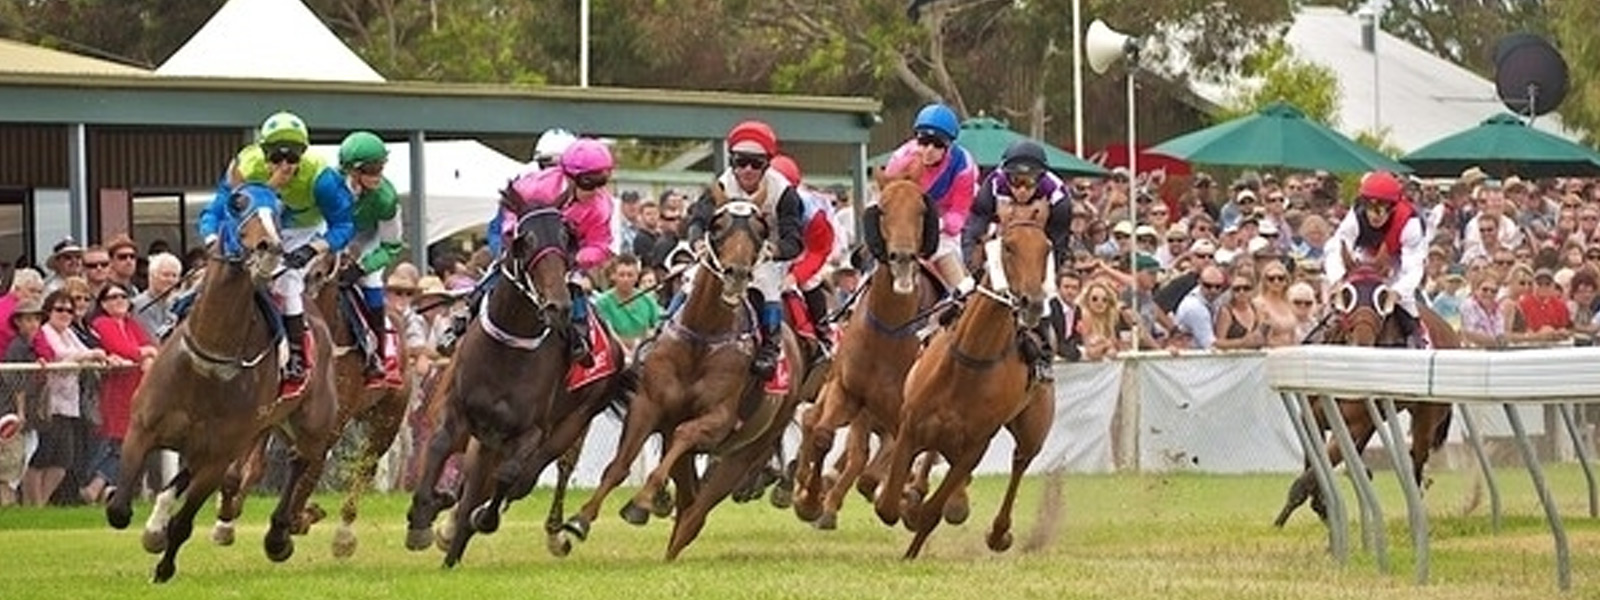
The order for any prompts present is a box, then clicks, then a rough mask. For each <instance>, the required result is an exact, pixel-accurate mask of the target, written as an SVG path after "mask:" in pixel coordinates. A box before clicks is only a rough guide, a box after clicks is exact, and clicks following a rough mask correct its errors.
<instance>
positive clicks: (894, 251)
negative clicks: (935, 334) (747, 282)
mask: <svg viewBox="0 0 1600 600" xmlns="http://www.w3.org/2000/svg"><path fill="white" fill-rule="evenodd" d="M916 181H917V180H915V179H902V178H896V179H892V180H891V179H886V178H882V177H881V176H880V179H879V181H878V185H879V195H878V196H879V200H878V206H879V207H880V210H879V214H880V215H881V216H880V217H879V218H877V219H875V221H876V225H877V228H878V233H879V234H880V236H881V237H882V239H883V242H884V248H881V249H878V250H877V252H879V253H882V255H883V256H881V257H879V258H880V260H881V263H880V266H879V268H877V269H876V270H874V271H873V272H872V274H871V275H869V276H868V279H867V281H866V282H865V283H864V285H865V286H866V288H867V289H866V292H865V298H864V299H863V300H862V305H861V306H860V307H859V308H857V309H856V310H855V311H854V314H852V315H851V317H850V321H849V322H848V323H847V324H846V325H845V329H844V334H843V336H842V341H841V342H840V344H839V351H838V360H837V361H835V363H834V365H835V366H834V370H833V373H832V374H831V376H830V377H829V379H828V381H827V383H826V384H824V386H823V389H822V393H821V394H820V395H819V396H818V398H817V403H816V406H815V407H814V408H812V409H811V410H809V411H807V412H806V414H805V417H804V418H803V421H802V425H801V429H800V431H801V438H800V455H799V458H798V462H797V466H796V469H795V482H796V486H795V489H796V497H795V505H794V508H795V514H796V515H797V516H799V517H800V519H801V520H803V521H807V522H813V523H815V524H816V525H817V527H819V528H821V529H832V528H833V527H834V526H835V524H836V522H837V518H838V512H839V507H840V506H841V505H842V504H843V502H844V497H845V496H846V495H847V494H848V491H849V489H850V487H851V486H852V485H854V484H855V481H856V479H857V478H858V477H861V476H862V472H863V471H864V470H865V469H866V462H867V461H866V457H865V454H866V443H867V437H866V436H867V432H868V431H870V430H873V429H876V430H877V431H878V432H879V434H880V439H881V440H883V443H882V445H881V446H880V451H879V453H878V454H877V456H878V457H881V458H882V459H881V460H874V461H873V466H874V467H877V468H878V469H880V470H881V468H882V467H883V466H885V465H886V458H887V456H888V453H887V452H884V451H883V450H882V449H883V448H887V447H890V446H892V444H893V440H894V434H895V432H896V431H897V430H898V429H899V425H900V406H901V393H902V392H903V391H904V387H905V380H906V373H907V372H908V371H910V370H911V364H912V362H913V361H915V360H916V358H917V355H918V353H919V352H920V351H921V348H922V342H921V340H920V339H918V336H917V330H918V328H919V327H920V323H919V322H918V321H919V319H917V316H918V314H919V313H920V312H921V311H922V310H923V309H924V308H926V307H928V306H930V305H931V304H932V303H933V301H934V295H935V293H934V291H933V288H932V285H931V282H930V281H929V280H928V279H927V278H926V276H923V275H922V274H921V273H920V268H919V266H918V261H917V257H918V256H919V255H920V254H921V253H922V251H923V249H924V248H925V246H926V245H927V244H926V241H927V240H925V239H924V237H925V235H926V234H925V227H924V218H925V217H926V216H927V214H928V212H929V208H928V206H927V202H926V201H925V200H924V199H923V193H922V188H921V186H920V185H919V184H918V183H917V182H916ZM867 225H868V226H869V227H870V226H873V223H870V222H869V223H868V224H867ZM846 424H849V425H850V426H851V428H852V434H851V442H850V444H849V446H848V447H847V449H846V452H845V454H844V455H843V458H844V459H845V460H844V461H843V468H841V469H840V470H839V474H838V476H837V477H836V478H834V480H833V481H831V482H829V481H827V479H828V478H826V477H825V476H824V475H823V464H824V462H825V460H826V459H827V457H828V453H829V452H830V451H831V450H832V449H833V444H834V437H835V435H836V431H837V430H838V429H839V428H840V427H842V426H844V425H846ZM881 480H882V475H881V474H878V473H874V474H873V475H872V476H870V477H868V478H863V485H871V487H872V488H876V486H877V483H878V482H879V481H881ZM830 483H831V485H830ZM824 487H826V488H827V490H826V495H824Z"/></svg>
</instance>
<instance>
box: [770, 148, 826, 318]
mask: <svg viewBox="0 0 1600 600" xmlns="http://www.w3.org/2000/svg"><path fill="white" fill-rule="evenodd" d="M772 169H773V170H775V171H777V172H778V174H779V175H783V177H784V178H785V179H788V180H789V183H790V184H791V185H793V186H794V188H795V190H796V191H797V192H798V193H799V195H800V202H801V206H800V211H801V214H800V219H801V221H800V222H801V225H802V227H804V229H803V230H802V238H801V239H802V243H803V244H804V249H802V250H801V251H800V256H799V257H798V258H796V259H795V260H794V262H792V263H789V277H788V279H787V280H785V281H784V286H785V287H788V288H793V289H796V290H799V291H800V295H801V297H803V298H805V301H806V312H807V313H809V314H808V315H807V316H809V317H811V325H812V328H813V329H814V330H815V333H816V334H817V341H818V342H819V343H821V344H822V346H823V347H824V348H829V342H830V340H829V339H828V334H829V331H828V324H827V323H824V322H823V318H824V317H826V316H827V313H828V292H827V290H824V289H823V287H822V280H823V269H822V267H823V266H824V265H826V264H827V263H828V258H829V257H830V256H832V255H833V253H834V246H835V241H836V240H837V239H838V238H837V236H836V235H835V234H834V231H835V228H834V225H833V219H834V217H833V203H832V202H830V201H828V199H827V198H825V197H823V196H822V195H821V194H818V193H817V191H816V190H815V189H812V188H811V186H808V185H804V184H802V183H801V181H800V178H801V175H800V164H799V163H796V162H795V161H794V159H793V158H790V157H789V156H787V155H783V154H779V155H777V156H774V157H772Z"/></svg>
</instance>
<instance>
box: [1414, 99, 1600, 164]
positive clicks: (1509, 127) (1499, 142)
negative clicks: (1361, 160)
mask: <svg viewBox="0 0 1600 600" xmlns="http://www.w3.org/2000/svg"><path fill="white" fill-rule="evenodd" d="M1400 161H1401V162H1403V163H1406V164H1408V165H1411V168H1413V169H1416V171H1417V174H1419V175H1429V176H1436V177H1455V176H1457V175H1459V174H1460V173H1461V172H1462V171H1465V170H1467V169H1469V168H1472V167H1474V166H1476V167H1478V168H1481V169H1483V170H1484V172H1486V173H1489V174H1491V175H1494V176H1496V177H1509V176H1511V175H1517V176H1521V177H1560V176H1593V175H1600V154H1597V153H1596V152H1595V151H1594V150H1591V149H1589V148H1588V147H1586V146H1583V145H1581V144H1577V143H1574V142H1571V141H1568V140H1567V139H1566V138H1563V137H1561V136H1558V135H1554V134H1551V133H1548V132H1545V131H1541V130H1538V129H1534V128H1532V127H1529V126H1527V124H1525V123H1523V122H1522V119H1520V118H1518V117H1517V116H1515V115H1512V114H1508V113H1500V114H1498V115H1495V116H1492V117H1489V119H1488V120H1486V121H1484V122H1483V123H1482V124H1481V125H1478V126H1477V127H1473V128H1472V129H1468V130H1466V131H1463V132H1460V133H1457V134H1454V135H1450V136H1447V137H1445V138H1444V139H1441V140H1439V141H1436V142H1433V143H1431V144H1428V145H1426V146H1423V147H1421V148H1418V149H1416V150H1414V151H1412V152H1411V153H1410V154H1407V155H1405V156H1404V157H1401V159H1400Z"/></svg>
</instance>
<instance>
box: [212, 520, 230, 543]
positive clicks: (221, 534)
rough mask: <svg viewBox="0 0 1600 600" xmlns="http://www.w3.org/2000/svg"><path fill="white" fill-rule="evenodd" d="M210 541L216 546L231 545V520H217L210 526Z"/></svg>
mask: <svg viewBox="0 0 1600 600" xmlns="http://www.w3.org/2000/svg"><path fill="white" fill-rule="evenodd" d="M211 541H213V542H216V544H217V545H218V546H232V545H233V521H217V524H216V525H213V526H211Z"/></svg>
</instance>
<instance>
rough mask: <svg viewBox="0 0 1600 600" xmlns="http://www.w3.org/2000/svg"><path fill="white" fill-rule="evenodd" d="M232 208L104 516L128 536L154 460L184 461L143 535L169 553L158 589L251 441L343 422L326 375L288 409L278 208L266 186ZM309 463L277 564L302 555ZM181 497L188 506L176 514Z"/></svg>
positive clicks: (235, 199) (125, 447) (159, 363)
mask: <svg viewBox="0 0 1600 600" xmlns="http://www.w3.org/2000/svg"><path fill="white" fill-rule="evenodd" d="M227 208H228V210H227V211H226V212H227V214H226V216H225V219H224V222H223V223H221V224H220V228H219V235H220V236H221V237H220V238H219V240H218V241H217V242H215V243H213V244H212V245H211V246H210V247H209V249H208V250H209V252H208V259H209V261H210V266H209V267H208V268H207V272H206V274H205V276H204V279H203V280H202V281H201V283H200V292H199V295H198V296H197V297H196V300H195V304H194V307H193V308H192V309H191V311H190V313H189V316H188V318H187V319H186V320H185V321H184V322H183V323H181V324H180V325H179V326H178V327H177V328H176V330H175V331H174V332H173V333H174V335H172V336H171V337H170V338H169V339H168V340H167V341H166V343H164V344H163V345H162V348H161V352H160V353H159V354H157V356H156V359H155V361H154V363H153V364H152V365H151V367H150V369H149V370H148V371H147V372H146V373H145V375H144V379H143V381H142V382H141V384H140V386H139V389H138V391H136V392H135V393H134V400H133V418H132V421H131V423H130V425H129V428H128V435H127V437H126V438H125V439H124V440H123V443H122V463H121V465H122V466H121V475H120V477H119V479H120V481H119V482H118V485H117V492H116V493H115V494H114V495H113V497H112V499H111V502H110V504H108V505H107V506H106V521H107V522H108V523H110V525H111V526H112V527H114V528H116V529H122V528H125V527H127V526H128V523H129V522H130V521H131V520H132V518H133V509H132V507H131V502H132V500H133V495H134V491H135V490H137V489H138V477H139V476H140V473H141V467H142V466H143V464H144V461H145V458H146V456H147V455H148V454H149V453H150V452H151V451H153V450H156V449H163V448H164V449H170V450H174V451H177V452H178V453H179V454H180V455H181V457H182V465H183V468H182V469H181V470H180V471H179V472H178V474H177V476H175V477H173V479H172V481H171V482H169V483H168V484H167V487H166V489H164V490H163V491H162V492H161V494H160V495H159V496H158V497H157V500H156V505H155V507H154V509H153V510H152V511H151V515H150V518H149V520H148V521H147V522H146V524H145V534H144V538H143V541H144V546H145V549H146V550H148V551H150V552H152V553H162V558H161V560H160V562H158V563H157V564H156V568H155V581H157V582H165V581H167V580H170V579H171V578H172V576H173V575H174V574H175V573H176V572H177V564H176V559H177V555H178V551H179V549H180V548H182V547H183V544H184V542H186V541H188V539H189V536H190V534H192V533H193V531H194V517H195V513H196V512H198V511H199V510H200V507H201V506H202V505H204V504H205V502H206V499H207V498H209V497H210V496H211V493H212V492H214V491H216V490H217V488H218V487H219V486H221V485H222V484H223V479H224V477H225V475H226V473H227V471H228V469H229V466H230V465H231V464H233V463H234V462H235V461H236V460H237V459H239V458H241V457H242V456H243V455H244V454H245V453H246V452H247V451H248V449H249V448H250V444H251V443H252V442H253V441H255V440H256V439H258V438H259V437H260V436H261V435H262V433H263V432H265V431H268V430H269V429H272V428H274V427H276V428H280V429H284V430H288V431H322V430H326V429H328V428H329V427H330V426H331V424H332V421H333V413H334V404H333V403H334V399H333V393H332V389H331V388H332V385H331V382H328V381H327V378H326V373H325V372H324V373H321V375H322V378H321V379H316V378H314V379H312V381H313V382H316V383H318V385H312V386H308V387H307V388H306V389H307V392H306V393H304V394H301V395H300V396H299V397H295V398H279V397H278V364H277V362H276V360H275V359H277V357H278V356H279V350H280V348H279V343H280V338H281V335H280V334H279V333H278V326H277V323H276V322H275V321H274V320H275V319H276V318H277V315H276V312H275V311H274V310H273V309H271V308H269V307H268V306H267V302H268V301H267V300H266V298H265V296H264V290H265V289H266V287H267V286H268V285H270V283H271V281H272V279H273V272H274V271H275V270H276V269H277V267H278V263H279V261H280V259H281V256H282V244H281V238H280V237H279V233H278V229H277V218H278V214H279V213H280V211H281V205H280V202H279V199H278V197H277V195H276V193H275V192H273V191H272V189H271V188H269V187H267V186H265V185H260V184H246V185H243V186H241V187H239V188H237V189H236V190H235V191H234V192H233V195H232V197H231V199H230V201H229V205H228V207H227ZM313 332H314V333H315V335H317V336H318V338H317V340H318V341H317V344H318V345H319V346H323V345H325V343H326V341H327V339H328V335H327V330H326V328H320V329H313ZM321 364H322V365H323V366H325V365H326V361H322V363H321ZM314 377H315V376H314ZM320 388H326V389H325V390H323V391H324V392H325V393H319V392H318V390H319V389H320ZM306 463H307V461H306V460H305V459H304V458H303V457H301V458H296V459H295V460H294V461H293V463H292V464H291V469H290V475H289V483H288V484H287V485H286V486H285V487H284V491H283V494H282V495H281V496H280V498H279V501H278V507H277V510H275V511H273V514H272V520H271V526H270V528H269V529H268V531H267V535H266V539H265V544H264V545H265V549H266V553H267V557H268V558H270V559H272V560H274V561H283V560H287V559H288V558H289V556H290V555H292V554H293V553H294V542H293V540H292V539H291V538H290V530H291V527H292V525H293V519H292V516H293V515H294V514H295V513H296V512H297V511H298V505H297V504H296V500H295V498H294V495H293V493H292V490H294V489H295V487H296V485H295V484H296V483H298V482H299V480H300V478H302V477H303V476H304V474H305V471H306ZM179 497H181V498H182V500H183V504H182V506H181V507H180V508H179V509H178V511H177V513H176V514H173V513H172V505H173V504H174V502H175V501H176V500H177V499H178V498H179ZM300 502H302V503H303V499H302V500H300Z"/></svg>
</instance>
